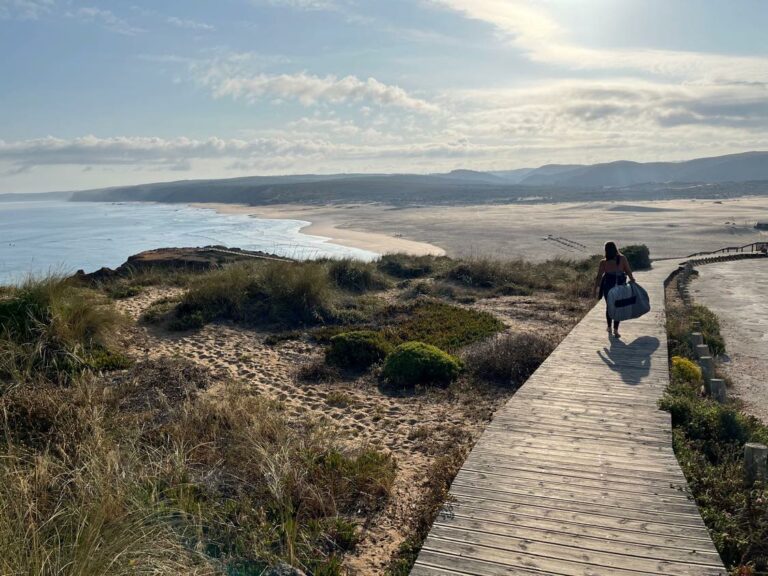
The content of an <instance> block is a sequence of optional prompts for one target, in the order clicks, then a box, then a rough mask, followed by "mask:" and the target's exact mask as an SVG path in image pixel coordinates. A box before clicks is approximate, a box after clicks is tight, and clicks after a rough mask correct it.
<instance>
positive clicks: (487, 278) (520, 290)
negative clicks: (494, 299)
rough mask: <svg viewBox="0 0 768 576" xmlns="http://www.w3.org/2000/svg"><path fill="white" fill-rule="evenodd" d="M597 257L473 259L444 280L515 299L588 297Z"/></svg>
mask: <svg viewBox="0 0 768 576" xmlns="http://www.w3.org/2000/svg"><path fill="white" fill-rule="evenodd" d="M598 260H599V258H597V257H593V258H587V259H585V260H581V261H571V260H563V259H553V260H547V261H546V262H528V261H525V260H510V261H505V260H492V259H487V258H473V259H469V260H464V261H460V262H457V263H455V264H454V265H453V266H452V267H450V268H449V269H448V270H447V271H446V272H445V274H444V277H445V278H447V279H449V280H452V281H454V282H457V283H459V284H462V285H465V286H469V287H473V288H482V289H485V290H489V291H492V292H493V293H494V294H495V295H509V296H515V295H520V294H531V293H532V292H533V291H536V290H550V291H554V292H560V293H562V294H564V295H568V296H579V297H588V296H589V295H590V294H591V289H592V283H593V282H594V276H595V271H596V269H597V262H598Z"/></svg>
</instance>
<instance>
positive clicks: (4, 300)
mask: <svg viewBox="0 0 768 576" xmlns="http://www.w3.org/2000/svg"><path fill="white" fill-rule="evenodd" d="M0 320H1V322H0V381H3V382H19V381H26V380H37V381H54V382H59V383H65V382H68V381H70V380H72V379H73V378H75V377H76V376H77V375H78V374H80V373H82V372H83V371H84V370H88V369H93V370H101V369H110V368H120V367H123V366H125V365H127V362H128V361H127V359H126V358H125V357H124V356H122V355H121V354H119V353H118V352H116V351H115V346H114V342H113V335H114V330H115V329H116V328H117V327H118V326H119V325H120V324H121V323H122V322H123V319H122V318H121V317H120V316H119V315H118V314H117V313H115V311H114V310H113V309H112V308H111V307H109V306H107V305H106V303H105V302H104V299H103V297H102V296H100V295H99V294H98V293H96V292H94V291H91V290H88V289H84V288H81V287H78V286H77V285H76V284H74V283H73V282H71V281H69V280H67V279H64V278H62V277H57V276H51V277H48V278H41V279H30V280H27V281H26V282H24V283H23V284H21V285H20V286H18V287H14V288H11V289H9V290H7V291H6V292H5V294H4V295H3V296H2V297H0Z"/></svg>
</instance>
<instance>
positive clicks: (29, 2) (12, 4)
mask: <svg viewBox="0 0 768 576" xmlns="http://www.w3.org/2000/svg"><path fill="white" fill-rule="evenodd" d="M53 7H54V0H0V19H3V20H6V19H7V20H10V19H17V20H37V19H38V18H39V17H40V16H42V15H43V14H47V13H48V12H50V11H51V10H52V9H53Z"/></svg>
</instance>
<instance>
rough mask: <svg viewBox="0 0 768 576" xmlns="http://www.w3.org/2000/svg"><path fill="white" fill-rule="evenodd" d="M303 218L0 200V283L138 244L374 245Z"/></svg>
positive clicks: (117, 258) (337, 249) (327, 248)
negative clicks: (333, 236)
mask: <svg viewBox="0 0 768 576" xmlns="http://www.w3.org/2000/svg"><path fill="white" fill-rule="evenodd" d="M307 224H308V223H307V222H304V221H301V220H272V219H269V220H267V219H260V218H252V217H250V216H247V215H237V214H232V215H230V214H219V213H217V212H215V211H213V210H208V209H204V208H193V207H190V206H186V205H179V204H150V203H140V202H125V203H123V202H121V203H105V202H62V201H33V202H2V203H0V284H10V283H14V282H18V281H20V280H23V279H24V278H26V277H27V276H29V275H30V274H32V275H40V274H45V273H48V272H56V273H64V274H69V273H74V272H75V271H77V270H79V269H82V270H85V271H86V272H92V271H94V270H97V269H99V268H101V267H102V266H107V267H110V268H115V267H117V266H119V265H120V264H122V263H123V262H125V260H126V259H127V258H128V256H131V255H132V254H136V253H138V252H141V251H143V250H150V249H152V248H168V247H191V246H206V245H211V244H217V245H223V246H227V247H230V248H243V249H245V250H263V251H264V252H270V253H272V254H278V255H280V256H290V257H293V258H299V259H305V258H315V257H322V256H328V257H337V258H340V257H353V258H358V259H361V260H371V259H373V258H375V257H376V256H377V254H374V253H373V252H368V251H366V250H359V249H356V248H347V247H345V246H339V245H337V244H333V243H331V242H330V241H329V240H328V239H327V238H321V237H318V236H309V235H306V234H302V233H300V232H299V230H300V229H301V228H302V227H304V226H306V225H307Z"/></svg>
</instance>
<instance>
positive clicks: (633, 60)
mask: <svg viewBox="0 0 768 576" xmlns="http://www.w3.org/2000/svg"><path fill="white" fill-rule="evenodd" d="M432 1H433V2H434V3H435V4H438V5H440V6H444V7H447V8H450V9H452V10H454V11H457V12H459V13H461V14H463V15H464V16H466V17H467V18H470V19H473V20H479V21H482V22H486V23H489V24H491V25H493V26H494V27H495V28H496V29H497V30H498V31H499V32H501V33H502V34H504V35H506V36H507V37H508V38H509V39H510V40H511V41H512V42H513V44H514V45H515V46H517V47H519V48H520V49H521V50H522V51H523V52H524V53H526V54H527V55H528V57H529V58H530V59H531V60H534V61H536V62H540V63H545V64H552V65H556V66H563V67H567V68H570V69H575V70H635V71H642V72H645V73H651V74H656V75H659V76H665V77H670V78H677V79H681V80H685V81H687V82H706V83H717V82H739V81H749V82H755V81H758V82H768V58H759V57H750V56H725V55H720V54H709V53H701V52H686V51H672V50H653V49H634V50H626V49H613V50H610V49H594V48H589V47H586V46H580V45H578V44H574V43H572V42H569V41H568V39H567V37H566V34H565V31H564V30H563V28H562V27H561V26H560V25H559V24H558V23H557V21H556V20H555V19H554V18H552V17H551V16H550V15H549V14H548V13H547V12H546V11H545V10H544V9H542V8H541V7H540V6H541V5H535V4H533V3H531V2H524V1H522V0H432Z"/></svg>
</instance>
